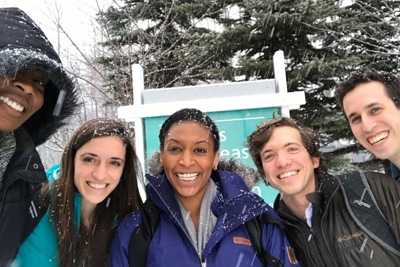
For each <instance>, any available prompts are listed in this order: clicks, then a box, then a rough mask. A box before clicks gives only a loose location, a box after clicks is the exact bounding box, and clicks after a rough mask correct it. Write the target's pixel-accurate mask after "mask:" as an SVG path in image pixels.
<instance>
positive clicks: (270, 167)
mask: <svg viewBox="0 0 400 267" xmlns="http://www.w3.org/2000/svg"><path fill="white" fill-rule="evenodd" d="M260 156H261V162H262V166H263V170H264V174H265V176H266V178H267V180H268V182H269V183H270V184H271V186H273V187H275V188H276V189H278V190H279V191H280V192H281V195H282V199H283V200H284V201H287V200H289V199H290V198H299V197H300V198H303V197H305V196H306V195H307V194H309V193H312V192H314V191H315V174H314V169H315V168H318V167H319V158H317V157H311V156H310V154H309V153H308V151H307V149H306V148H305V147H304V144H303V142H302V139H301V136H300V133H299V131H298V130H297V129H295V128H292V127H288V126H281V127H276V128H275V129H274V130H273V132H272V135H271V137H270V139H269V140H268V142H267V143H266V144H265V145H264V146H263V148H262V149H261V152H260Z"/></svg>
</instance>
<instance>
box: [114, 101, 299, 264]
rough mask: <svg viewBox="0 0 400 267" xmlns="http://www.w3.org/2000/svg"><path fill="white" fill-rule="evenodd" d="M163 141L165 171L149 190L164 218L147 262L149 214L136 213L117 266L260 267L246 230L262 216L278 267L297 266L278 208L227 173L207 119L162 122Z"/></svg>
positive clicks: (180, 115)
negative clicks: (143, 237)
mask: <svg viewBox="0 0 400 267" xmlns="http://www.w3.org/2000/svg"><path fill="white" fill-rule="evenodd" d="M159 139H160V154H159V162H160V165H161V168H160V170H159V171H155V173H154V174H155V175H147V180H148V184H147V186H146V191H147V197H148V199H149V200H148V201H151V203H152V205H153V207H155V208H156V209H157V210H158V213H159V218H158V221H157V225H156V227H155V230H154V233H153V234H152V236H151V240H150V241H149V244H148V247H147V248H146V246H145V251H144V254H145V255H146V253H147V256H146V258H145V260H144V262H145V263H143V262H142V263H140V264H139V263H138V262H139V261H140V260H139V259H138V258H139V257H140V256H136V258H135V256H134V255H143V253H142V252H140V253H137V252H138V251H137V250H139V249H143V244H141V242H136V241H135V240H136V238H134V237H135V235H138V233H137V232H138V231H139V232H140V231H141V230H143V229H144V228H143V226H142V225H143V224H145V223H148V220H147V219H146V217H148V216H147V215H148V214H151V213H149V211H148V210H144V211H142V212H134V213H132V214H130V215H128V217H127V218H125V220H124V221H123V222H122V223H121V224H120V226H119V228H118V231H117V234H116V236H115V238H114V240H113V244H112V252H111V253H112V254H111V264H112V266H133V267H144V266H143V265H145V266H147V267H150V266H151V267H162V266H165V267H167V266H168V267H170V266H185V267H190V266H208V267H221V266H253V267H261V266H263V265H262V263H261V262H260V259H259V257H257V254H256V250H255V248H254V245H253V244H252V242H251V241H250V236H249V233H248V231H247V230H246V227H245V223H246V222H248V221H250V220H252V219H254V218H256V217H258V216H259V215H264V218H266V217H267V218H269V220H268V221H270V223H263V224H261V228H262V229H261V244H262V247H263V250H264V251H266V252H268V253H269V254H270V255H271V256H272V257H274V258H275V259H277V263H278V264H276V265H275V266H288V267H289V266H298V264H297V261H296V259H295V258H294V257H293V256H292V253H291V248H290V246H289V244H288V241H287V239H286V237H285V235H284V233H283V232H282V230H281V229H280V228H279V226H278V224H279V218H277V216H276V215H275V213H274V211H273V210H272V208H271V207H269V206H268V205H267V204H265V202H263V200H262V199H261V198H259V197H258V196H257V195H255V194H253V193H251V192H249V190H248V188H247V186H246V185H245V183H244V181H243V178H242V177H241V176H239V175H238V174H236V173H234V172H229V171H223V170H221V168H220V164H219V154H218V150H219V133H218V129H217V127H216V125H215V123H214V122H213V121H212V120H211V119H210V117H209V116H208V115H206V114H204V113H202V112H201V111H199V110H196V109H183V110H179V111H177V112H176V113H174V114H173V115H171V116H170V117H169V118H168V119H167V120H166V121H165V122H164V124H163V125H162V127H161V130H160V134H159ZM146 207H150V206H149V205H146V204H145V209H146ZM152 213H154V211H152ZM146 214H147V215H146ZM150 221H151V220H150ZM148 227H150V228H151V227H152V226H148ZM135 242H136V243H137V244H135ZM142 243H143V242H142ZM279 264H280V265H279Z"/></svg>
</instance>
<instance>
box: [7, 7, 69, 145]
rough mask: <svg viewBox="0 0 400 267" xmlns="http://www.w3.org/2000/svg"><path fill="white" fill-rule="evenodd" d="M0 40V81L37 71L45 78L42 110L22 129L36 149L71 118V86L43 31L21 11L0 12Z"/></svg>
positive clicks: (8, 9) (14, 9) (11, 9)
mask: <svg viewBox="0 0 400 267" xmlns="http://www.w3.org/2000/svg"><path fill="white" fill-rule="evenodd" d="M0 36H1V37H0V77H1V76H3V77H9V78H13V77H15V76H16V74H17V73H18V72H20V71H30V70H33V69H39V70H40V71H42V72H43V73H44V74H46V75H47V77H48V78H49V81H48V83H47V85H46V87H45V94H44V104H43V106H42V108H41V109H40V110H38V111H37V112H36V113H35V114H33V115H32V117H31V118H29V119H28V120H27V121H26V122H25V123H24V124H23V126H22V127H24V128H25V129H26V130H27V131H28V133H29V135H30V136H31V137H32V140H33V142H34V143H35V146H38V145H40V144H42V143H43V142H45V141H46V140H47V139H48V138H49V137H50V136H51V135H52V134H53V133H54V132H55V131H56V130H57V129H58V128H60V127H61V126H62V125H64V124H65V121H64V120H65V119H66V118H67V117H69V116H70V115H72V113H73V111H74V109H75V107H76V106H77V96H76V89H75V85H74V82H73V81H72V79H71V78H70V77H69V76H68V74H67V73H66V72H65V70H64V68H63V66H62V63H61V60H60V58H59V57H58V55H57V53H56V51H55V50H54V48H53V46H52V45H51V43H50V42H49V41H48V39H47V37H46V36H45V35H44V33H43V31H42V30H41V29H40V28H39V27H38V26H37V25H36V23H35V22H34V21H33V20H32V19H31V18H30V17H29V16H28V15H27V14H25V12H23V11H22V10H20V9H18V8H0Z"/></svg>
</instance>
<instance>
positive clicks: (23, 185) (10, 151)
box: [0, 8, 77, 266]
mask: <svg viewBox="0 0 400 267" xmlns="http://www.w3.org/2000/svg"><path fill="white" fill-rule="evenodd" d="M0 36H1V38H0V266H8V265H9V263H10V262H11V260H12V259H13V257H14V256H15V254H16V252H17V250H18V247H19V245H20V244H21V242H22V241H23V240H24V239H25V238H26V237H27V236H28V235H29V233H30V232H31V231H32V229H33V228H34V227H35V225H36V224H37V223H38V222H39V220H40V217H41V214H42V210H43V209H45V207H41V205H42V202H41V201H39V200H40V195H39V192H40V188H41V186H42V185H43V184H44V183H46V182H47V179H46V176H45V172H44V168H43V166H42V163H41V161H40V158H39V155H38V153H37V151H36V146H38V145H40V144H42V143H43V142H45V141H46V140H47V139H48V138H49V137H50V136H51V135H52V134H53V133H54V132H55V131H56V130H57V129H58V128H59V127H61V126H62V125H63V124H64V123H65V122H64V120H65V119H66V118H67V117H68V116H70V115H71V114H72V112H73V110H74V108H75V106H76V105H77V102H76V96H75V88H74V83H73V81H72V80H71V78H70V77H69V76H68V75H67V74H66V72H65V70H64V69H63V66H62V64H61V61H60V58H59V57H58V55H57V53H56V52H55V51H54V49H53V47H52V46H51V44H50V43H49V41H48V40H47V38H46V36H45V35H44V33H43V32H42V30H41V29H40V28H39V27H38V26H37V25H36V24H35V23H34V22H33V21H32V20H31V19H30V18H29V16H27V15H26V14H25V13H24V12H23V11H21V10H19V9H17V8H0ZM44 206H45V204H44Z"/></svg>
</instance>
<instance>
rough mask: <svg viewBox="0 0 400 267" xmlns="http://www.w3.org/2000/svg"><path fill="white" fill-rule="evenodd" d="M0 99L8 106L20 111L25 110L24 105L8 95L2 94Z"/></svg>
mask: <svg viewBox="0 0 400 267" xmlns="http://www.w3.org/2000/svg"><path fill="white" fill-rule="evenodd" d="M0 100H1V101H3V102H4V103H6V104H7V106H9V107H11V108H13V109H15V110H16V111H18V112H22V111H24V107H23V106H22V105H20V104H18V103H17V102H15V101H13V100H11V99H10V98H8V97H5V96H0Z"/></svg>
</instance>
